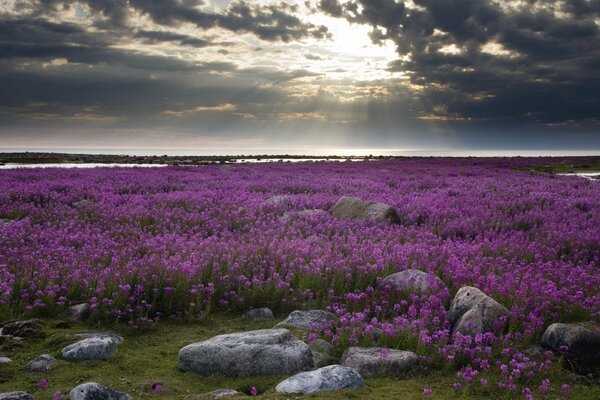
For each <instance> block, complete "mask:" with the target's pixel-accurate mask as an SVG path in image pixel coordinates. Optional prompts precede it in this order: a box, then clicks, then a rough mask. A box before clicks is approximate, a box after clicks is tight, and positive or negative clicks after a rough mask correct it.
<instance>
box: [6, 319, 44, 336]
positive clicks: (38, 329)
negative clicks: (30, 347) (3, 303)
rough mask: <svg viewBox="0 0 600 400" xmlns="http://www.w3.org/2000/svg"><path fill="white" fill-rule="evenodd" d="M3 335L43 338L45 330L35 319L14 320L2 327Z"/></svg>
mask: <svg viewBox="0 0 600 400" xmlns="http://www.w3.org/2000/svg"><path fill="white" fill-rule="evenodd" d="M2 335H10V336H16V337H20V338H27V339H41V338H43V337H44V336H45V335H44V332H43V331H42V326H41V325H40V324H39V323H37V322H36V321H35V320H32V319H30V320H26V321H14V322H9V323H8V324H6V325H4V326H3V327H2Z"/></svg>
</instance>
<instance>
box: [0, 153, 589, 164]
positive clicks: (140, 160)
mask: <svg viewBox="0 0 600 400" xmlns="http://www.w3.org/2000/svg"><path fill="white" fill-rule="evenodd" d="M410 158H521V159H540V160H543V159H553V160H560V159H574V160H578V161H583V160H596V161H598V160H600V156H598V155H576V156H574V155H547V156H546V155H540V156H506V155H498V156H478V155H473V156H462V155H457V156H446V155H444V156H434V155H368V156H358V155H347V156H346V155H290V154H277V155H273V154H263V155H225V156H223V155H201V156H198V155H177V156H172V155H127V154H121V155H119V154H86V153H54V152H4V153H3V152H0V165H2V164H4V165H5V164H150V165H152V164H155V165H210V164H230V163H239V162H286V161H344V160H348V161H360V160H397V159H410Z"/></svg>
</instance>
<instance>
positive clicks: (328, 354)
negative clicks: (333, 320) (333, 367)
mask: <svg viewBox="0 0 600 400" xmlns="http://www.w3.org/2000/svg"><path fill="white" fill-rule="evenodd" d="M308 347H309V348H310V351H311V352H312V355H313V360H314V361H315V367H317V368H321V367H324V366H326V365H329V364H333V346H332V345H331V343H329V342H328V341H326V340H323V339H317V340H314V341H312V342H310V343H308Z"/></svg>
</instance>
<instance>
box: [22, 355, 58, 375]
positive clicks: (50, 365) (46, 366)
mask: <svg viewBox="0 0 600 400" xmlns="http://www.w3.org/2000/svg"><path fill="white" fill-rule="evenodd" d="M56 363H57V361H56V358H54V357H52V356H51V355H50V354H42V355H41V356H39V357H38V358H36V359H35V360H31V361H29V363H27V365H26V366H25V371H27V372H46V371H50V370H51V369H54V368H55V367H56Z"/></svg>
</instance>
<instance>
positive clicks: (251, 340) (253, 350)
mask: <svg viewBox="0 0 600 400" xmlns="http://www.w3.org/2000/svg"><path fill="white" fill-rule="evenodd" d="M313 366H314V361H313V358H312V353H311V352H310V349H309V348H308V346H307V345H306V343H304V342H302V341H301V340H299V339H298V338H296V337H294V336H293V335H292V334H291V333H290V331H288V330H287V329H261V330H256V331H249V332H240V333H232V334H228V335H219V336H215V337H213V338H212V339H209V340H205V341H203V342H198V343H193V344H190V345H188V346H185V347H183V348H182V349H181V350H180V351H179V369H180V370H182V371H194V372H197V373H199V374H201V375H203V376H212V375H224V376H232V377H245V376H254V375H279V374H293V373H296V372H298V371H305V370H308V369H311V368H313Z"/></svg>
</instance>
